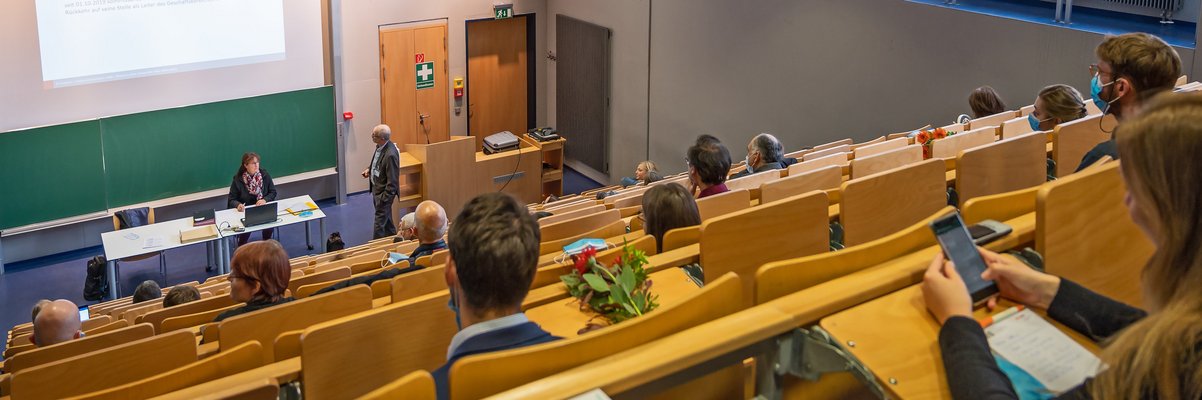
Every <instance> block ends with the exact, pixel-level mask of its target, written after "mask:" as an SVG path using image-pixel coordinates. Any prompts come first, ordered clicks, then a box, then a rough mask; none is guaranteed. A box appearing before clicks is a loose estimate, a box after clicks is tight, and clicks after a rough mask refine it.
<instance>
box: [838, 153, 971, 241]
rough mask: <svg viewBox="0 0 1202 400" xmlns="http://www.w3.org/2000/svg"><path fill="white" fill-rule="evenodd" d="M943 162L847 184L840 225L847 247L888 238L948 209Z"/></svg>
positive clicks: (902, 169)
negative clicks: (945, 208) (946, 207)
mask: <svg viewBox="0 0 1202 400" xmlns="http://www.w3.org/2000/svg"><path fill="white" fill-rule="evenodd" d="M945 171H946V166H945V164H944V162H943V160H939V159H931V160H926V161H923V162H920V163H916V164H912V165H909V166H905V167H902V168H897V169H893V170H889V171H886V172H881V173H878V174H875V175H869V176H865V177H863V178H857V179H853V180H850V181H847V182H844V183H843V186H842V189H841V191H842V193H843V200H842V201H841V202H840V211H839V212H840V215H839V221H840V223H841V224H843V243H844V245H846V246H855V245H857V244H861V243H867V242H869V241H872V240H875V239H878V238H882V237H885V236H888V235H890V234H892V233H894V232H897V231H899V230H901V229H904V228H906V227H908V226H910V225H913V224H914V223H915V222H918V221H921V220H922V219H923V218H926V217H927V216H929V215H931V214H933V213H935V212H936V211H939V210H940V209H942V208H943V207H944V206H946V205H947V180H946V177H945V174H944V172H945Z"/></svg>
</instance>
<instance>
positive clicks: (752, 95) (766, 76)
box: [552, 0, 1193, 172]
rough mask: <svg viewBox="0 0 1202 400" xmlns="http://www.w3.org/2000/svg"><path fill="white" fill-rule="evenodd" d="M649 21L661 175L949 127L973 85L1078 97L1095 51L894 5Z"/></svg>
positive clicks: (717, 0)
mask: <svg viewBox="0 0 1202 400" xmlns="http://www.w3.org/2000/svg"><path fill="white" fill-rule="evenodd" d="M552 1H553V2H554V1H555V0H552ZM651 15H652V18H651V49H652V52H653V55H654V56H653V58H652V64H651V86H650V99H651V100H650V107H649V110H650V111H649V118H650V132H651V133H650V155H651V159H652V160H655V161H657V162H659V163H660V164H661V169H666V170H667V171H669V172H671V171H679V170H682V169H683V168H684V167H685V166H684V162H683V159H682V157H683V154H684V151H685V148H686V147H687V145H688V144H689V143H691V142H692V141H693V138H694V137H696V136H697V135H698V134H702V133H709V134H714V135H716V136H718V137H719V138H721V139H722V140H723V142H726V144H727V146H728V147H729V148H730V149H731V153H732V157H733V158H735V159H739V158H741V157H742V156H743V155H744V152H745V146H746V143H747V141H748V140H749V139H750V138H751V137H752V136H753V135H754V134H756V133H758V132H771V133H774V134H777V136H778V137H780V138H781V139H782V141H783V142H784V144H785V146H786V148H789V149H794V148H797V147H799V146H802V145H814V144H821V143H825V142H829V141H832V140H837V139H840V138H845V137H852V138H855V139H857V140H866V139H871V138H875V137H878V136H881V135H884V134H887V133H892V132H897V131H901V130H906V129H910V128H916V127H919V126H922V125H924V124H928V123H930V124H946V123H950V122H951V121H952V119H953V118H954V117H955V116H956V115H957V114H960V113H965V112H967V111H968V106H967V102H966V99H967V96H968V93H969V91H971V90H972V89H973V88H975V87H977V86H979V85H984V84H988V85H992V86H993V87H994V88H996V89H997V90H998V91H999V92H1000V93H1001V94H1002V96H1003V97H1004V98H1005V100H1006V101H1007V102H1008V105H1009V106H1010V107H1011V108H1018V107H1021V106H1023V105H1026V104H1030V103H1032V102H1033V101H1034V97H1035V94H1036V93H1037V92H1038V90H1039V89H1040V88H1042V87H1043V86H1045V85H1048V84H1053V83H1066V84H1070V85H1072V86H1074V87H1076V88H1078V89H1080V90H1083V91H1085V90H1087V89H1088V87H1089V86H1088V83H1089V78H1090V77H1089V74H1088V71H1087V66H1088V65H1089V64H1090V63H1092V62H1094V56H1093V48H1094V46H1096V45H1097V43H1098V42H1099V41H1100V40H1101V36H1100V35H1097V34H1091V33H1086V32H1079V31H1074V30H1069V29H1063V28H1058V27H1052V26H1044V25H1038V24H1032V23H1026V22H1021V21H1014V20H1008V19H1003V18H996V17H990V16H986V15H979V14H973V13H966V12H960V11H956V10H950V9H945V8H940V7H932V6H927V5H922V4H915V3H909V2H905V1H900V0H896V1H880V0H838V1H836V0H824V1H817V0H811V1H797V0H758V1H740V0H711V1H707V2H705V3H704V4H699V3H697V2H694V1H686V0H655V1H654V3H653V5H652V12H651ZM615 31H616V29H615ZM619 33H620V32H616V33H615V34H619ZM1178 51H1179V52H1180V53H1181V56H1182V59H1183V60H1185V61H1186V70H1187V71H1189V70H1192V65H1191V64H1192V62H1191V60H1193V50H1189V49H1178ZM1085 93H1086V95H1088V92H1087V91H1085Z"/></svg>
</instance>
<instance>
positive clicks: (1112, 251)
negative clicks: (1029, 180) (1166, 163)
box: [1035, 162, 1155, 307]
mask: <svg viewBox="0 0 1202 400" xmlns="http://www.w3.org/2000/svg"><path fill="white" fill-rule="evenodd" d="M1119 164H1120V163H1118V162H1111V163H1107V164H1105V165H1102V166H1099V167H1091V168H1089V169H1087V170H1084V171H1081V172H1080V173H1076V174H1073V175H1070V176H1068V177H1065V178H1062V179H1058V180H1056V181H1053V182H1049V183H1048V184H1047V185H1045V186H1044V187H1043V188H1041V189H1040V190H1039V194H1038V200H1037V201H1036V206H1035V208H1036V214H1035V215H1036V222H1035V249H1036V250H1037V251H1039V253H1040V254H1042V255H1043V259H1044V268H1045V269H1046V271H1047V272H1048V273H1049V274H1053V275H1057V276H1061V277H1064V278H1067V279H1070V280H1072V281H1074V282H1077V283H1079V284H1081V285H1082V286H1085V287H1087V288H1089V289H1091V290H1093V291H1096V292H1098V293H1101V294H1103V295H1106V296H1108V297H1110V298H1113V299H1116V300H1119V301H1122V302H1124V303H1127V304H1131V305H1134V306H1137V307H1138V306H1139V305H1140V304H1142V303H1143V301H1142V297H1141V295H1140V293H1141V291H1140V285H1139V282H1140V274H1141V271H1143V268H1142V266H1143V265H1144V264H1146V263H1147V261H1148V258H1149V257H1151V255H1152V252H1153V250H1155V248H1154V246H1153V245H1152V242H1150V241H1149V240H1148V239H1147V238H1146V237H1145V236H1144V234H1143V232H1142V231H1140V229H1139V227H1137V226H1136V225H1135V223H1134V222H1133V221H1132V220H1131V217H1130V216H1129V215H1128V212H1127V207H1126V206H1125V205H1124V203H1123V198H1124V196H1125V195H1126V190H1127V189H1126V186H1125V184H1124V182H1123V179H1122V176H1121V174H1120V173H1119Z"/></svg>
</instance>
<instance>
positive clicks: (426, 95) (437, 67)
mask: <svg viewBox="0 0 1202 400" xmlns="http://www.w3.org/2000/svg"><path fill="white" fill-rule="evenodd" d="M446 37H447V26H446V23H445V22H438V23H435V24H430V23H421V24H403V25H394V26H386V27H381V28H380V111H381V112H380V118H381V122H382V123H384V124H386V125H388V126H389V127H390V128H392V141H393V142H395V143H396V144H397V145H400V146H401V147H402V148H403V147H404V146H403V145H404V144H407V143H436V142H441V141H445V140H447V139H449V138H450V129H449V127H450V111H449V108H450V104H449V102H448V94H447V91H449V90H450V83H449V82H448V81H449V78H448V74H447V49H446ZM422 74H424V75H422ZM430 76H432V77H433V82H432V84H431V83H428V82H429V81H428V80H423V82H422V84H421V85H419V82H418V80H419V77H430Z"/></svg>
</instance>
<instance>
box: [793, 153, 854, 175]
mask: <svg viewBox="0 0 1202 400" xmlns="http://www.w3.org/2000/svg"><path fill="white" fill-rule="evenodd" d="M849 163H850V161H848V159H847V155H846V154H835V155H830V156H826V157H822V158H816V159H813V160H809V161H802V162H799V163H797V164H793V165H790V166H789V173H788V176H793V175H797V174H802V173H806V172H809V171H814V170H818V169H822V168H826V167H829V166H838V167H840V168H843V167H846V166H848V165H849Z"/></svg>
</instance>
